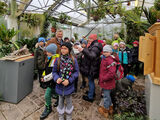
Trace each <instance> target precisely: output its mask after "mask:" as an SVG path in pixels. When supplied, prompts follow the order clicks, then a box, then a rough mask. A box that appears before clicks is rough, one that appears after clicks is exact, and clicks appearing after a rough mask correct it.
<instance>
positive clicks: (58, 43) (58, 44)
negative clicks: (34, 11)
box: [46, 37, 63, 54]
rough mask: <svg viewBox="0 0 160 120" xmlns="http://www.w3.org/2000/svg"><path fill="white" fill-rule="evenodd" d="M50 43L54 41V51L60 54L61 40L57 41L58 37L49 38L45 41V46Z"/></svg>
mask: <svg viewBox="0 0 160 120" xmlns="http://www.w3.org/2000/svg"><path fill="white" fill-rule="evenodd" d="M51 43H54V44H56V45H57V51H56V53H57V54H60V51H61V49H60V48H61V45H62V43H63V40H61V41H58V39H57V38H56V37H54V38H51V40H49V41H48V42H47V44H46V46H48V45H49V44H51Z"/></svg>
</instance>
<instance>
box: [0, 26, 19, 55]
mask: <svg viewBox="0 0 160 120" xmlns="http://www.w3.org/2000/svg"><path fill="white" fill-rule="evenodd" d="M18 32H19V31H15V30H14V28H12V29H7V28H6V27H5V26H4V25H3V24H2V25H1V26H0V52H1V53H2V55H3V56H5V55H7V54H8V53H10V52H12V50H13V45H14V46H15V47H16V48H18V46H17V45H16V43H14V42H12V41H11V40H12V38H13V37H14V36H15V35H16V34H18Z"/></svg>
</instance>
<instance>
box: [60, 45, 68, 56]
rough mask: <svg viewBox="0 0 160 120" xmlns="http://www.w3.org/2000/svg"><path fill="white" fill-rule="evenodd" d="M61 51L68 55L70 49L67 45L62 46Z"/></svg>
mask: <svg viewBox="0 0 160 120" xmlns="http://www.w3.org/2000/svg"><path fill="white" fill-rule="evenodd" d="M61 53H62V55H67V54H69V49H68V48H67V47H66V46H62V47H61Z"/></svg>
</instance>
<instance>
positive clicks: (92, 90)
mask: <svg viewBox="0 0 160 120" xmlns="http://www.w3.org/2000/svg"><path fill="white" fill-rule="evenodd" d="M88 80H89V91H88V98H89V99H93V95H94V93H95V83H94V78H93V77H92V76H88Z"/></svg>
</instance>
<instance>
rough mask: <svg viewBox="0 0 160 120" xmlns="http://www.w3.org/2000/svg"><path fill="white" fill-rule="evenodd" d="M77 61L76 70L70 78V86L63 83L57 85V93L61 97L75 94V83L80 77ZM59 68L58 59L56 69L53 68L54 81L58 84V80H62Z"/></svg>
mask: <svg viewBox="0 0 160 120" xmlns="http://www.w3.org/2000/svg"><path fill="white" fill-rule="evenodd" d="M74 60H75V64H74V70H73V72H72V75H71V77H70V78H69V85H68V86H64V85H63V84H62V83H61V84H56V93H57V94H59V95H62V96H64V95H70V94H72V93H73V92H74V81H75V79H76V78H77V77H78V75H79V67H78V62H77V60H76V59H74ZM57 66H58V59H57V60H56V61H55V63H54V67H53V72H52V75H53V80H54V81H55V82H56V81H57V79H58V78H61V77H62V76H61V73H60V71H59V70H58V68H57Z"/></svg>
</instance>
